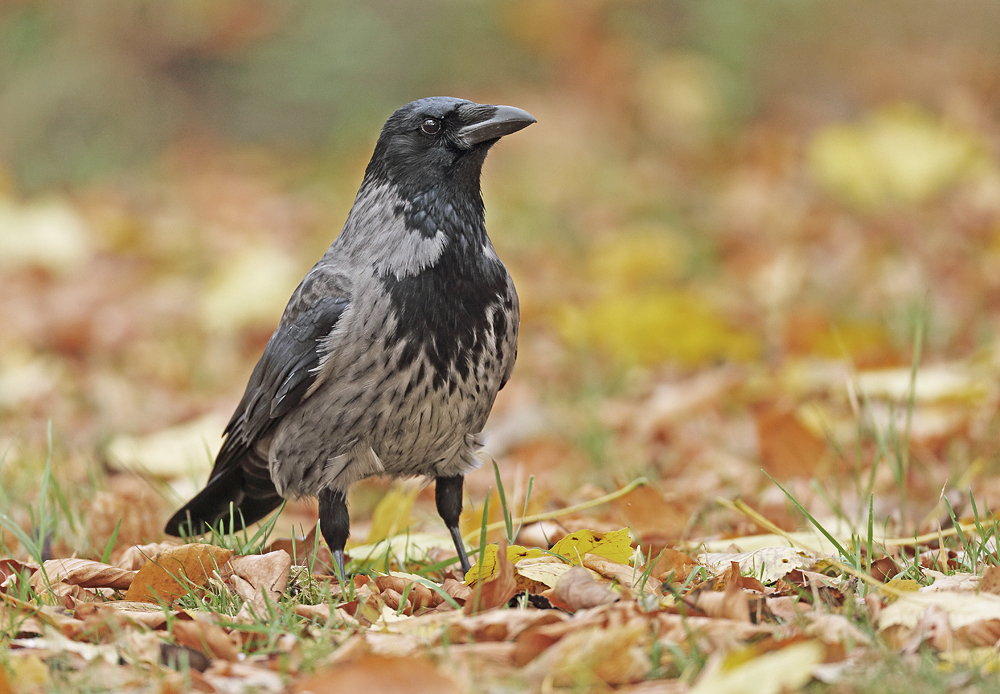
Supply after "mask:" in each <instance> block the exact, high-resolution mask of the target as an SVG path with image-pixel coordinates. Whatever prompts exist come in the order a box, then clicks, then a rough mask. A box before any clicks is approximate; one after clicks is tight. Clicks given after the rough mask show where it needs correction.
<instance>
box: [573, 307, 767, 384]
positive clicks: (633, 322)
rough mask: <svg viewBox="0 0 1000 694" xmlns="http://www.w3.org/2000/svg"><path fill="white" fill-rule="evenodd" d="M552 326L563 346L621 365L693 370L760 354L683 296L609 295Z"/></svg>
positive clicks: (746, 336) (746, 338) (743, 335)
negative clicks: (587, 348) (596, 351)
mask: <svg viewBox="0 0 1000 694" xmlns="http://www.w3.org/2000/svg"><path fill="white" fill-rule="evenodd" d="M557 325H558V328H559V330H560V332H561V334H562V336H563V337H564V339H566V340H567V341H569V342H574V343H576V344H579V345H583V346H590V347H596V348H597V349H599V350H601V351H603V352H605V353H607V354H609V355H611V356H613V357H614V358H616V359H617V360H618V361H619V362H621V363H623V364H657V363H661V362H664V361H674V362H678V363H681V364H685V365H690V366H697V365H699V364H705V363H708V362H712V361H717V360H719V359H727V360H734V361H747V360H750V359H753V358H755V357H756V356H757V353H758V351H759V342H758V340H757V338H756V337H755V336H754V335H752V334H750V333H747V332H742V331H739V330H736V329H734V328H732V327H730V326H729V325H727V323H726V321H725V320H724V319H723V317H722V316H721V315H719V313H718V312H717V311H716V310H715V309H714V308H713V307H711V306H710V305H709V303H708V301H707V300H706V299H705V298H704V297H700V296H697V295H694V294H691V293H687V292H678V291H668V290H651V291H633V292H624V291H623V292H616V293H612V294H608V295H606V296H604V297H602V298H600V299H597V300H596V301H594V302H593V303H592V304H590V305H588V306H586V307H583V308H567V309H566V310H565V311H564V312H563V314H562V316H560V320H559V321H558V324H557Z"/></svg>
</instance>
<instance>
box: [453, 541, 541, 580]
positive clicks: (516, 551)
mask: <svg viewBox="0 0 1000 694" xmlns="http://www.w3.org/2000/svg"><path fill="white" fill-rule="evenodd" d="M498 551H499V546H498V545H497V544H495V543H493V544H488V545H486V547H485V549H484V550H483V553H482V556H481V557H480V558H479V561H477V562H476V563H475V564H473V565H472V568H471V569H469V571H468V573H466V574H465V584H466V585H469V586H471V585H475V583H476V581H478V580H479V579H480V578H489V577H490V576H494V575H496V572H497V567H498V564H497V553H498ZM506 554H507V561H509V562H511V563H512V564H517V563H519V562H520V561H521V560H522V559H538V558H542V557H545V556H546V552H544V551H543V550H541V549H537V548H532V549H529V548H527V547H522V546H521V545H510V546H509V547H507V552H506Z"/></svg>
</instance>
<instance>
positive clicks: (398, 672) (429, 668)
mask: <svg viewBox="0 0 1000 694" xmlns="http://www.w3.org/2000/svg"><path fill="white" fill-rule="evenodd" d="M291 691H293V692H301V693H302V694H308V693H312V694H344V693H345V692H373V693H374V692H377V693H378V694H457V693H458V692H461V691H462V689H461V688H460V687H459V686H458V683H456V682H455V680H453V679H452V678H451V677H450V676H448V675H446V674H445V673H443V672H442V671H441V670H439V669H438V668H437V667H435V666H434V664H433V663H432V662H431V661H430V660H428V659H427V658H423V657H417V656H409V657H404V658H392V657H385V656H380V655H362V656H361V657H359V658H357V659H356V660H353V661H350V662H346V663H344V662H341V663H338V664H337V665H336V667H333V668H330V669H326V670H322V671H320V672H317V673H316V674H315V675H313V676H311V677H307V678H306V679H304V680H301V681H299V682H296V683H295V684H294V685H293V686H292V689H291Z"/></svg>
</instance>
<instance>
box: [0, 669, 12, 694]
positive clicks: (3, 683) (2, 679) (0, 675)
mask: <svg viewBox="0 0 1000 694" xmlns="http://www.w3.org/2000/svg"><path fill="white" fill-rule="evenodd" d="M0 694H14V690H13V689H11V688H10V682H8V681H7V671H6V670H4V669H3V668H0Z"/></svg>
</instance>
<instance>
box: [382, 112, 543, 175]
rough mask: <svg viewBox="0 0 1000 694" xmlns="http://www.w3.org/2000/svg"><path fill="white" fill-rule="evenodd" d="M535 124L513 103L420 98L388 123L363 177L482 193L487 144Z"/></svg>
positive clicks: (528, 114)
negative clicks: (481, 181)
mask: <svg viewBox="0 0 1000 694" xmlns="http://www.w3.org/2000/svg"><path fill="white" fill-rule="evenodd" d="M534 122H535V119H534V117H532V115H531V114H530V113H528V112H527V111H522V110H521V109H519V108H514V107H513V106H491V105H488V104H476V103H473V102H471V101H465V100H463V99H454V98H451V97H445V96H432V97H429V98H426V99H420V100H419V101H414V102H412V103H409V104H407V105H406V106H404V107H402V108H401V109H399V110H398V111H396V112H395V113H394V114H392V116H391V117H390V118H389V120H388V121H386V124H385V126H383V128H382V133H381V135H380V136H379V138H378V144H377V145H375V152H374V154H373V155H372V159H371V162H370V163H369V164H368V170H367V171H366V172H365V178H366V179H367V180H371V181H386V182H389V183H392V184H394V185H396V186H399V187H400V188H401V189H403V190H406V191H408V192H410V191H411V192H417V191H424V190H427V189H429V188H436V187H438V186H440V185H446V186H456V187H460V188H465V187H471V188H473V189H474V190H476V191H478V189H479V175H480V172H481V170H482V166H483V161H484V160H485V158H486V152H487V151H488V150H489V148H490V147H492V146H493V144H495V143H496V141H497V140H499V139H500V138H501V137H503V136H504V135H509V134H511V133H514V132H517V131H518V130H520V129H522V128H525V127H527V126H529V125H531V124H532V123H534Z"/></svg>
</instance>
